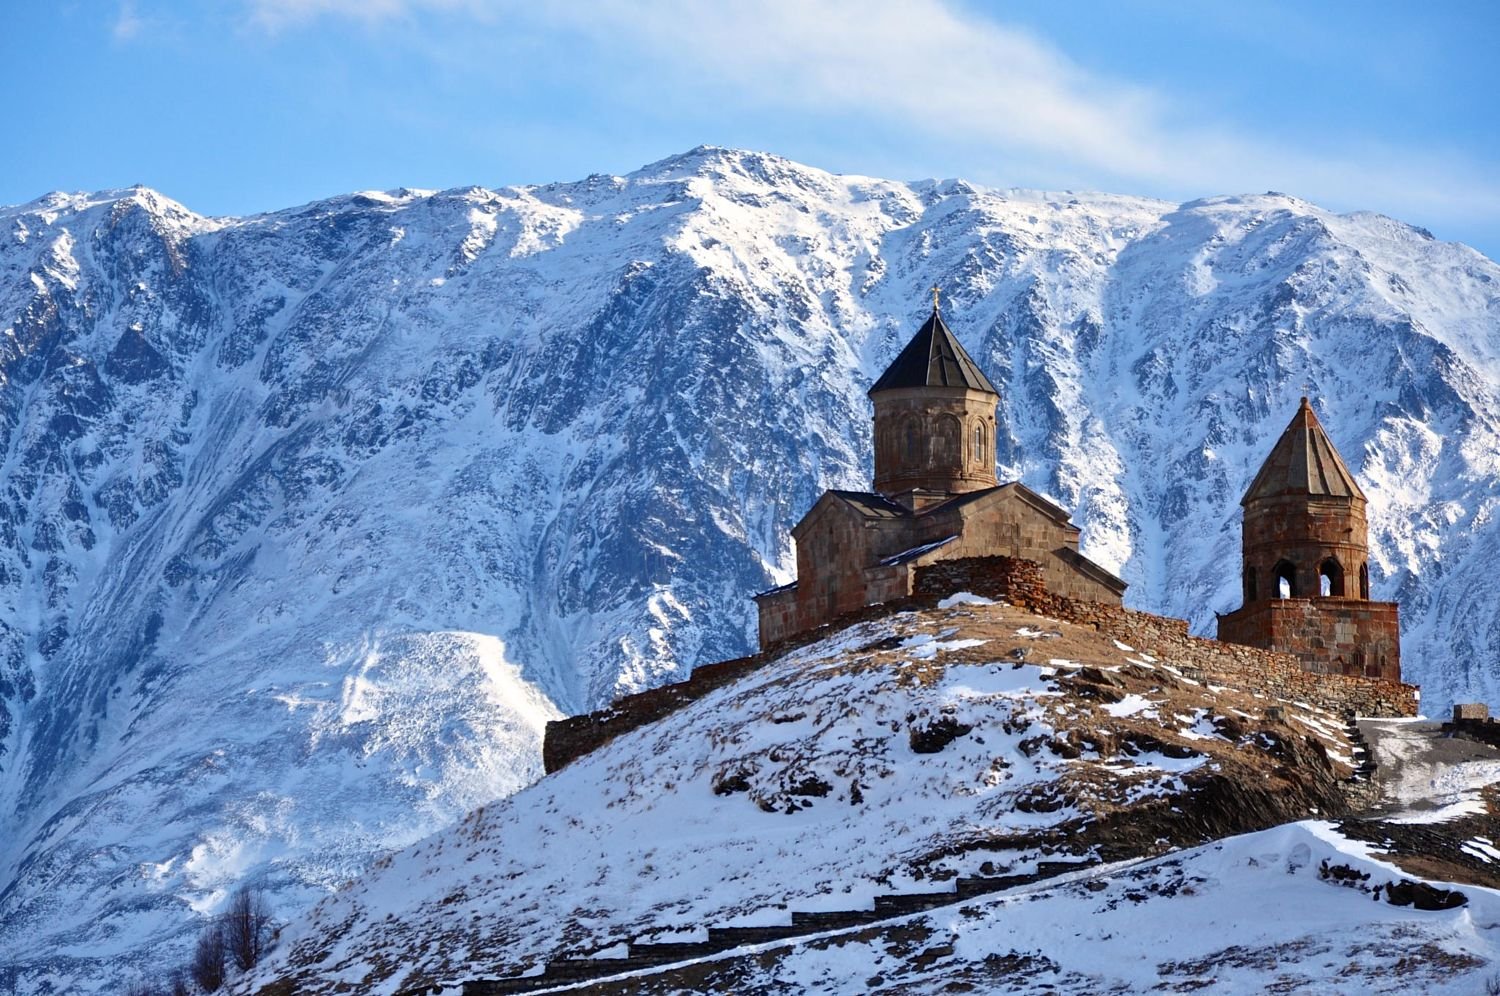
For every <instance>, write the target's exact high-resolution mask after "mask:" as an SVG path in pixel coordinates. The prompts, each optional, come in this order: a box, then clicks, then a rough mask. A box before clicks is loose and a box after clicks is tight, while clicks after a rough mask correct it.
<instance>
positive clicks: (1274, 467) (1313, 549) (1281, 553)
mask: <svg viewBox="0 0 1500 996" xmlns="http://www.w3.org/2000/svg"><path fill="white" fill-rule="evenodd" d="M1240 504H1241V505H1242V506H1243V508H1244V510H1245V511H1244V526H1243V531H1242V536H1241V551H1242V561H1243V567H1242V574H1241V585H1242V589H1243V592H1244V604H1243V605H1242V606H1241V607H1240V608H1239V609H1236V610H1235V611H1234V612H1231V613H1229V614H1228V615H1224V616H1220V617H1219V626H1218V636H1219V639H1221V640H1227V641H1230V642H1232V643H1242V644H1247V645H1249V646H1254V647H1264V648H1266V649H1269V650H1278V651H1283V652H1285V653H1288V654H1291V655H1293V656H1294V657H1296V658H1297V659H1298V660H1300V661H1301V662H1302V666H1303V667H1304V668H1305V669H1306V670H1308V671H1310V672H1312V673H1315V674H1342V675H1350V676H1361V677H1369V678H1381V679H1384V680H1387V681H1400V680H1401V639H1400V625H1399V620H1398V617H1397V608H1396V605H1395V603H1393V602H1375V601H1371V600H1370V571H1369V541H1368V532H1367V527H1366V524H1365V496H1364V493H1363V492H1362V491H1361V490H1360V487H1359V484H1358V482H1356V481H1355V479H1354V475H1353V474H1352V473H1350V472H1349V468H1348V467H1347V466H1345V464H1344V461H1343V459H1342V458H1341V457H1340V456H1339V454H1338V451H1337V450H1336V449H1335V448H1334V446H1333V443H1332V441H1330V440H1329V438H1328V435H1327V433H1326V432H1324V431H1323V427H1322V425H1321V424H1320V423H1319V422H1318V419H1317V416H1316V415H1315V414H1314V413H1313V410H1312V406H1311V405H1310V404H1309V403H1308V400H1307V399H1306V398H1303V399H1302V403H1301V405H1300V406H1299V407H1298V409H1297V413H1296V414H1295V415H1294V416H1293V417H1292V421H1291V423H1290V424H1289V425H1288V426H1287V428H1286V431H1285V432H1283V433H1282V435H1281V438H1280V439H1278V440H1277V442H1276V445H1275V446H1274V447H1272V449H1271V453H1270V455H1269V456H1268V457H1267V458H1266V462H1265V464H1264V465H1262V467H1261V470H1260V472H1259V473H1258V474H1257V475H1256V478H1255V480H1254V481H1253V482H1251V485H1250V488H1249V490H1247V491H1246V493H1245V497H1244V498H1243V499H1242V500H1241V502H1240Z"/></svg>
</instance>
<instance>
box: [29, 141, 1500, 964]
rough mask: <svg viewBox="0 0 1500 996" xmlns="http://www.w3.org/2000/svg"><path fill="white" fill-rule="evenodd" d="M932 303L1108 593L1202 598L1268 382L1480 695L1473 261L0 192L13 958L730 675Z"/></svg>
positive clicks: (1493, 273) (815, 177) (1490, 428)
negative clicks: (621, 709)
mask: <svg viewBox="0 0 1500 996" xmlns="http://www.w3.org/2000/svg"><path fill="white" fill-rule="evenodd" d="M933 283H937V284H939V285H941V286H942V287H944V288H945V290H946V294H947V297H946V301H947V304H946V305H945V313H946V314H947V316H948V318H949V321H950V324H951V325H952V326H953V328H954V329H955V331H956V332H957V333H958V334H959V336H960V338H962V339H963V341H964V343H965V346H966V347H967V348H968V349H969V351H970V352H971V353H972V354H973V355H974V357H975V358H976V359H977V360H978V361H979V362H980V363H981V365H982V366H984V368H985V369H986V371H987V372H988V373H989V375H990V377H991V379H992V380H993V381H994V382H995V383H996V385H997V386H998V387H999V389H1000V391H1001V395H1002V404H1001V410H1000V417H1001V425H1002V431H1001V433H1000V437H1001V438H1000V440H999V447H1000V450H999V459H1000V464H1001V467H1000V476H1001V477H1002V478H1005V477H1012V478H1019V479H1022V480H1024V481H1025V482H1026V483H1027V484H1029V485H1031V486H1032V487H1035V488H1037V489H1038V490H1041V491H1044V492H1047V493H1049V494H1051V495H1052V496H1054V497H1055V498H1057V499H1058V500H1059V501H1061V502H1062V503H1063V504H1065V505H1067V506H1069V507H1071V508H1073V509H1074V510H1075V512H1076V516H1077V521H1079V523H1080V524H1081V525H1082V526H1083V527H1084V548H1085V550H1086V552H1088V553H1089V554H1090V555H1091V556H1093V557H1094V558H1095V559H1097V560H1099V561H1101V562H1102V563H1104V564H1105V565H1106V566H1109V567H1111V568H1115V569H1118V570H1119V571H1120V572H1121V573H1122V574H1123V575H1124V576H1125V577H1126V578H1127V580H1129V581H1131V582H1132V585H1133V587H1132V590H1131V592H1130V595H1129V596H1128V602H1129V603H1130V604H1132V605H1133V606H1136V607H1140V608H1146V609H1151V610H1154V611H1161V612H1166V613H1170V614H1176V615H1183V616H1188V617H1190V618H1191V619H1193V620H1194V622H1195V624H1196V625H1197V626H1199V627H1200V629H1202V630H1210V629H1211V628H1212V613H1213V612H1214V611H1226V610H1228V609H1230V608H1232V607H1234V605H1235V604H1236V603H1237V600H1238V599H1237V592H1238V582H1237V580H1236V575H1237V551H1238V532H1237V530H1238V508H1237V505H1236V501H1237V499H1238V497H1239V495H1240V493H1241V491H1242V489H1243V488H1244V486H1245V485H1246V483H1247V482H1248V481H1249V479H1250V476H1251V473H1252V472H1253V469H1254V467H1255V465H1256V464H1257V463H1258V462H1259V460H1260V458H1261V457H1262V456H1263V454H1264V452H1265V450H1266V449H1267V448H1268V447H1269V445H1270V443H1271V441H1272V440H1273V439H1274V438H1275V435H1276V433H1277V432H1278V431H1279V430H1280V429H1281V428H1282V425H1283V424H1284V422H1285V421H1286V420H1287V419H1288V418H1289V417H1290V415H1291V412H1292V410H1293V406H1294V405H1295V401H1296V398H1297V396H1298V395H1299V394H1300V393H1302V385H1303V383H1304V382H1305V383H1307V384H1308V385H1309V387H1308V393H1310V394H1311V395H1312V396H1313V397H1314V398H1315V399H1316V404H1317V405H1318V407H1319V411H1320V415H1322V417H1323V419H1324V421H1325V423H1326V424H1327V425H1328V427H1329V430H1330V432H1331V434H1332V436H1333V438H1334V441H1335V442H1336V443H1337V444H1338V446H1339V447H1340V449H1341V450H1342V452H1343V454H1344V456H1345V458H1346V459H1347V461H1348V462H1349V464H1350V465H1351V467H1353V468H1354V470H1355V472H1356V474H1358V475H1359V476H1360V480H1361V482H1362V484H1363V485H1364V487H1365V490H1366V492H1367V493H1368V495H1369V497H1370V500H1371V506H1370V514H1371V522H1372V537H1371V540H1372V551H1373V555H1374V563H1373V564H1372V572H1373V575H1374V581H1375V589H1376V594H1377V596H1379V597H1384V598H1398V599H1400V600H1401V602H1402V611H1403V623H1404V625H1405V641H1406V642H1405V648H1404V649H1405V655H1406V662H1407V674H1408V676H1409V677H1410V678H1412V679H1415V680H1418V681H1420V682H1422V683H1423V684H1424V685H1426V687H1427V689H1428V696H1429V701H1430V702H1432V703H1434V704H1438V705H1440V704H1441V703H1442V702H1444V701H1446V700H1447V699H1449V698H1451V697H1464V698H1468V697H1490V698H1494V697H1495V695H1494V691H1495V690H1496V689H1497V687H1500V678H1497V674H1500V668H1497V648H1500V603H1497V602H1496V600H1495V599H1494V598H1493V588H1492V585H1491V576H1492V565H1493V564H1494V563H1495V562H1496V560H1497V556H1500V527H1497V524H1496V522H1495V515H1494V512H1495V508H1496V504H1497V502H1500V498H1497V497H1496V495H1495V492H1496V490H1497V489H1496V488H1495V486H1494V485H1495V480H1496V476H1497V462H1500V459H1497V456H1496V454H1497V451H1500V448H1497V445H1496V443H1497V431H1500V430H1497V418H1500V398H1497V391H1500V358H1497V353H1500V337H1497V333H1496V331H1495V330H1496V328H1497V324H1500V267H1497V266H1496V265H1495V264H1494V263H1493V262H1491V261H1489V260H1487V259H1485V258H1483V257H1482V256H1480V255H1478V254H1477V253H1474V252H1473V251H1471V250H1469V249H1466V248H1464V247H1462V246H1456V245H1449V244H1444V243H1439V242H1435V241H1433V240H1432V239H1431V238H1430V237H1428V236H1427V235H1426V234H1425V233H1423V232H1420V231H1418V230H1414V229H1411V228H1409V227H1407V226H1404V225H1401V224H1400V223H1397V222H1394V221H1391V220H1389V219H1385V218H1380V217H1375V216H1365V215H1355V216H1338V215H1333V214H1330V213H1328V212H1325V211H1322V210H1320V209H1318V208H1316V207H1314V206H1312V205H1309V204H1306V203H1304V202H1300V201H1297V200H1295V199H1293V198H1290V197H1285V196H1282V195H1277V194H1267V195H1264V196H1257V197H1243V198H1215V199H1210V200H1205V201H1200V202H1194V203H1191V204H1186V205H1171V204H1166V203H1162V202H1158V201H1149V200H1143V199H1139V198H1129V197H1114V196H1107V195H1076V196H1075V195H1071V194H1040V193H1029V192H1021V191H997V190H983V189H979V188H976V187H973V186H970V185H968V184H965V183H963V182H961V181H946V182H940V183H939V182H932V183H918V184H903V183H894V182H888V181H882V180H873V179H867V178H859V177H835V176H831V175H829V174H826V173H822V172H819V171H817V170H813V169H809V168H806V167H802V166H799V165H797V164H794V163H790V162H787V161H785V160H782V159H778V158H776V157H773V156H768V155H762V154H758V153H749V152H734V151H725V150H716V149H700V150H695V151H693V152H691V153H689V154H687V155H684V156H681V157H677V158H673V159H669V160H665V161H663V162H661V163H657V164H654V165H652V166H648V167H646V168H644V169H642V170H641V171H639V172H638V173H635V174H632V175H631V176H629V177H624V178H620V177H606V176H596V177H590V178H589V179H587V180H584V181H581V182H578V183H569V184H557V185H551V186H547V187H536V188H524V189H507V190H498V191H489V190H481V189H477V188H474V189H469V190H455V191H446V192H441V193H431V192H417V191H406V190H403V191H396V192H391V193H385V194H358V195H352V196H348V197H342V198H335V199H333V200H329V201H324V202H319V203H316V204H312V205H308V206H305V207H302V208H296V209H291V210H288V211H283V212H278V213H275V214H270V215H263V216H257V217H253V218H247V219H206V218H202V217H199V216H197V215H194V214H192V213H191V212H190V211H188V210H187V209H185V208H183V207H182V206H180V205H177V204H175V203H173V202H171V201H170V200H167V199H166V198H164V197H162V196H160V195H158V194H156V193H154V192H152V191H149V190H144V189H134V190H129V191H119V192H111V193H101V194H96V195H51V196H49V197H46V198H43V199H42V200H39V201H36V202H33V203H31V204H27V205H23V206H20V207H16V208H7V209H3V210H0V452H3V460H4V476H3V482H0V483H3V490H0V749H3V753H0V838H3V839H5V840H6V841H7V842H8V843H9V842H16V843H15V844H14V846H7V847H6V848H5V849H4V853H3V855H0V926H3V928H4V931H5V934H6V936H7V938H8V943H7V952H8V954H9V955H10V957H11V958H12V959H13V969H12V975H11V976H9V977H8V978H9V979H19V978H21V977H23V976H24V978H26V979H32V980H34V979H36V978H39V977H40V975H39V974H38V973H42V972H46V971H54V970H56V971H60V972H63V973H64V975H63V976H62V977H67V978H74V979H83V978H85V977H89V978H91V977H93V976H91V975H90V973H91V972H93V971H94V970H95V969H94V968H93V967H91V966H92V965H93V964H94V962H93V959H103V960H106V961H113V960H118V959H119V958H120V957H123V955H124V953H125V952H130V951H136V950H138V949H139V947H140V946H141V945H142V944H144V943H147V942H152V941H155V942H161V943H167V942H168V941H169V939H171V938H174V937H180V936H181V932H182V930H183V929H184V927H185V925H190V924H191V922H192V920H193V918H194V917H195V916H196V915H197V914H198V913H201V912H204V911H208V910H211V909H213V908H215V907H216V904H217V903H219V902H220V901H221V900H222V897H223V895H224V894H225V892H226V890H227V889H228V888H230V887H231V886H232V884H233V883H234V882H236V881H237V880H239V879H241V878H243V877H245V876H247V875H248V876H261V875H269V877H270V878H269V880H270V883H271V885H272V887H273V889H274V890H275V891H276V893H277V896H278V901H279V902H280V903H281V905H282V906H283V908H288V909H289V908H295V907H297V906H298V905H299V904H301V903H304V902H306V901H307V900H308V899H309V898H310V897H312V896H313V895H315V894H318V893H319V892H321V891H322V890H324V889H326V888H327V887H329V886H330V885H331V884H334V883H336V882H338V881H340V880H342V879H343V878H345V877H347V876H348V875H350V874H352V873H353V872H354V870H355V869H357V868H359V867H361V866H363V864H364V863H365V862H366V861H367V860H368V858H369V856H370V855H371V854H373V853H377V852H380V851H382V850H384V849H386V848H389V847H393V846H399V845H402V844H405V843H407V842H409V841H411V840H414V839H416V838H418V837H420V836H422V835H424V834H426V833H428V832H430V831H432V830H434V829H436V828H437V827H440V826H443V825H445V824H447V823H449V822H451V821H452V820H454V819H456V818H457V817H458V816H459V815H460V814H461V813H463V812H465V811H467V810H468V809H470V808H472V807H473V806H474V805H477V804H480V803H482V802H485V801H488V800H490V799H493V798H496V797H498V796H501V795H505V794H508V793H510V792H512V791H514V790H515V789H517V788H519V787H520V786H521V785H523V784H525V783H526V782H527V781H529V780H530V779H532V778H533V777H534V776H535V774H536V773H537V771H538V761H537V757H538V751H537V741H538V737H539V731H540V727H541V724H542V723H543V722H544V721H545V720H546V719H547V718H549V717H551V716H554V715H556V714H557V713H558V712H559V711H562V712H573V711H580V710H582V709H585V708H589V707H592V706H597V705H599V704H601V703H603V702H605V701H607V700H608V699H609V698H611V697H612V696H613V695H614V694H615V693H617V692H619V691H622V690H632V689H638V688H642V687H646V686H649V685H651V684H654V683H659V682H661V681H664V680H668V679H670V678H674V677H680V676H681V675H682V673H683V672H684V671H685V670H686V668H688V667H689V666H691V665H692V664H693V663H697V662H702V661H707V660H713V659H718V658H723V657H730V656H734V655H736V654H738V653H740V652H742V651H743V650H744V649H745V648H746V647H747V646H748V645H749V644H750V642H751V639H752V617H751V609H750V605H749V603H748V602H747V601H746V600H745V596H746V595H747V594H748V593H750V592H751V591H754V590H756V589H758V588H760V587H764V586H767V585H769V584H771V583H773V582H778V581H782V580H786V579H787V578H788V576H789V571H790V568H791V565H792V551H791V549H790V546H789V541H788V539H787V529H788V528H789V527H790V526H791V525H792V524H793V523H794V522H795V521H796V519H797V518H798V517H799V516H800V515H801V514H802V512H803V511H805V510H806V508H807V507H808V506H809V505H810V504H811V502H812V501H813V499H814V498H815V497H816V495H817V494H818V493H819V492H820V491H821V490H822V489H824V488H825V487H829V486H844V487H849V486H856V487H857V486H863V485H864V483H865V482H866V481H867V479H868V476H869V466H868V459H869V458H868V454H869V423H868V414H869V412H868V402H867V401H866V399H865V397H864V391H865V389H866V387H867V386H868V384H869V382H870V381H871V379H872V378H873V376H874V375H875V374H876V373H878V371H879V370H880V369H881V368H882V367H883V365H884V364H885V363H886V362H887V361H888V360H889V359H890V358H891V356H892V355H893V353H894V351H895V349H897V348H898V347H899V345H900V344H901V342H903V341H904V339H905V338H906V337H907V336H908V335H909V334H910V332H911V331H912V329H913V328H914V327H915V323H916V322H917V321H918V320H919V319H920V318H921V316H922V313H923V311H924V309H925V307H926V304H925V302H926V300H927V297H926V294H925V292H924V289H925V288H926V287H928V286H929V285H931V284H933ZM10 939H14V940H10ZM65 948H66V949H68V950H75V951H76V950H87V951H90V952H91V954H90V955H89V956H87V957H80V958H79V959H78V961H77V962H76V964H75V963H74V962H73V961H71V960H70V959H71V958H72V957H73V956H68V957H64V956H62V955H60V954H59V951H61V950H63V949H65ZM14 966H19V967H14ZM68 973H76V974H72V975H70V974H68ZM0 981H3V980H0ZM27 984H28V985H29V984H30V983H27Z"/></svg>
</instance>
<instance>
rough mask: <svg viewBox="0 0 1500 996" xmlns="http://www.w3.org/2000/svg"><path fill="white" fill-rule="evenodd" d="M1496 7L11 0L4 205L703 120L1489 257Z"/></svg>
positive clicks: (246, 203) (282, 197)
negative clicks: (1266, 199)
mask: <svg viewBox="0 0 1500 996" xmlns="http://www.w3.org/2000/svg"><path fill="white" fill-rule="evenodd" d="M1497 52H1500V4H1496V3H1494V2H1492V0H1491V2H1480V0H1440V2H1436V3H1416V2H1411V0H1399V2H1398V0H1389V2H1382V0H1365V2H1360V3H1356V2H1352V0H1350V2H1345V0H1319V2H1316V3H1307V2H1291V0H1259V2H1257V0H1243V2H1240V3H1231V2H1222V3H1220V2H1198V3H1187V2H1183V0H1172V2H1169V0H1109V2H1090V0H1072V2H1067V3H1060V2H1056V0H1051V2H1048V0H1010V2H990V3H983V2H979V0H859V2H856V0H737V2H734V3H712V2H707V0H659V2H644V0H638V2H628V0H596V2H575V3H566V4H564V3H559V4H551V5H549V4H545V3H544V4H538V3H534V2H532V3H516V2H508V0H217V2H214V0H53V2H19V0H17V2H10V3H6V4H3V5H0V65H3V66H4V68H5V73H4V75H3V77H0V80H3V82H0V88H3V89H0V92H3V93H4V96H5V97H6V100H5V106H6V108H7V110H8V113H9V117H10V119H11V120H10V127H9V131H10V136H11V139H12V141H11V142H10V143H9V146H10V147H9V149H8V150H7V152H8V154H7V155H6V156H5V157H4V159H3V160H0V162H3V164H4V165H3V167H0V203H17V202H21V201H26V200H30V199H31V198H33V197H36V196H39V195H40V194H42V193H44V192H46V191H49V190H54V189H66V190H94V189H100V188H105V187H118V186H126V185H129V184H132V183H144V184H146V185H148V186H151V187H154V188H156V189H158V190H160V191H162V192H163V193H166V194H167V195H169V196H171V197H174V198H176V199H177V200H180V201H182V202H183V203H185V204H186V205H187V206H188V207H190V208H192V209H194V210H196V211H199V212H202V213H206V214H246V213H251V212H254V211H261V210H269V209H274V208H279V207H287V206H291V205H294V204H299V203H303V202H305V201H308V200H312V199H315V198H318V197H323V196H328V195H331V194H336V193H343V192H347V191H350V190H357V189H369V188H390V187H398V186H411V187H450V186H465V185H469V184H476V183H477V184H481V185H484V186H502V185H506V184H513V183H536V182H546V181H549V180H566V179H576V178H578V177H581V176H584V175H587V174H589V173H595V172H614V173H623V172H628V171H630V170H632V169H634V168H636V167H638V166H641V165H643V164H645V163H648V162H651V161H654V160H656V159H660V158H662V157H664V156H667V155H670V154H673V153H675V152H681V151H684V150H686V149H688V148H691V147H692V146H695V145H699V144H704V143H708V144H715V145H728V146H737V147H748V148H757V149H764V150H767V151H771V152H776V153H779V154H782V155H786V156H789V157H791V158H793V159H797V160H800V161H802V162H806V163H809V164H811V165H815V166H820V167H823V168H826V169H831V170H834V171H838V172H859V173H867V174H873V175H878V176H888V177H893V178H897V179H917V178H922V177H929V176H940V177H950V176H962V177H965V178H968V179H971V180H974V181H977V182H980V183H985V184H993V185H999V186H1030V187H1043V188H1049V189H1064V188H1088V189H1098V190H1111V191H1116V192H1122V193H1139V194H1150V195H1154V196H1160V197H1166V198H1170V199H1173V200H1187V199H1191V198H1194V197H1200V196H1206V195H1211V194H1218V193H1239V192H1256V191H1263V190H1271V189H1274V190H1282V191H1286V192H1288V193H1292V194H1296V195H1298V196H1301V197H1305V198H1307V199H1309V200H1312V201H1315V202H1317V203H1320V204H1324V205H1326V206H1329V207H1333V208H1336V209H1340V210H1351V209H1358V208H1368V209H1373V210H1379V211H1383V212H1385V213H1387V214H1392V215H1394V216H1396V217H1398V218H1401V219H1403V220H1406V221H1410V222H1412V223H1415V224H1420V225H1423V226H1425V227H1427V228H1429V229H1431V230H1432V231H1433V232H1434V233H1435V234H1437V235H1438V236H1439V237H1441V238H1447V239H1458V240H1462V241H1465V242H1468V243H1470V244H1471V245H1474V246H1476V247H1478V248H1479V249H1481V250H1482V251H1484V252H1486V253H1487V254H1488V255H1490V256H1491V257H1492V258H1495V257H1500V127H1497V126H1500V58H1497V57H1496V53H1497Z"/></svg>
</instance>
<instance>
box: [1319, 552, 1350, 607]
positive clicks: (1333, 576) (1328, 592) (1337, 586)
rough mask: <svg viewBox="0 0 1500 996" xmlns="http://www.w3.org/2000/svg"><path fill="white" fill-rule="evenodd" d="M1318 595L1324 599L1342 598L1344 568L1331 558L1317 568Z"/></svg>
mask: <svg viewBox="0 0 1500 996" xmlns="http://www.w3.org/2000/svg"><path fill="white" fill-rule="evenodd" d="M1318 594H1319V595H1321V596H1323V597H1324V598H1343V597H1344V568H1343V565H1342V564H1340V563H1339V562H1338V561H1337V560H1336V559H1334V558H1333V557H1329V558H1328V559H1327V560H1325V561H1323V563H1322V564H1321V565H1320V566H1319V567H1318Z"/></svg>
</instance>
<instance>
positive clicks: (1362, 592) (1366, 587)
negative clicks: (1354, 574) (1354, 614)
mask: <svg viewBox="0 0 1500 996" xmlns="http://www.w3.org/2000/svg"><path fill="white" fill-rule="evenodd" d="M1359 597H1360V598H1363V599H1364V600H1365V601H1369V599H1370V565H1369V564H1360V565H1359Z"/></svg>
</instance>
